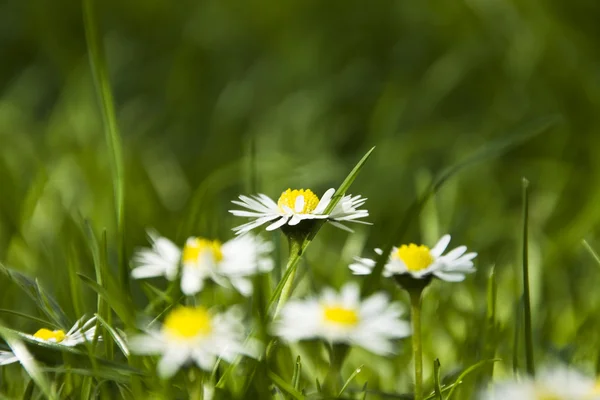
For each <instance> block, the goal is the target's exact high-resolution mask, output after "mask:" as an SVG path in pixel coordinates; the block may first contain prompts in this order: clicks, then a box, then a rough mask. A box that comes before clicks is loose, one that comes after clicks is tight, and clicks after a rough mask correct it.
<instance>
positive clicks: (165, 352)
mask: <svg viewBox="0 0 600 400" xmlns="http://www.w3.org/2000/svg"><path fill="white" fill-rule="evenodd" d="M243 341H244V326H243V325H242V316H241V315H240V313H239V312H238V310H236V309H233V308H232V309H230V310H228V311H227V312H225V313H223V314H213V313H211V312H210V311H208V310H207V309H205V308H203V307H183V306H179V307H177V308H175V309H173V310H172V311H171V312H169V314H168V315H167V316H166V318H165V320H164V322H163V325H162V327H161V328H160V329H154V330H149V331H148V332H147V333H146V334H142V335H137V336H133V337H132V338H131V339H130V340H129V344H130V347H131V349H132V351H133V352H135V353H138V354H148V355H153V354H160V355H161V359H160V361H159V363H158V374H159V375H160V376H161V377H164V378H169V377H171V376H173V375H175V373H177V371H178V370H179V369H180V368H182V367H183V366H184V365H186V364H188V363H190V362H193V363H195V364H196V365H197V366H198V367H200V368H201V369H203V370H205V371H211V370H212V369H213V367H214V365H215V363H216V362H217V359H223V360H225V361H227V362H232V361H233V360H234V359H235V357H237V356H238V355H248V356H253V354H252V352H251V351H249V349H248V348H247V347H246V346H245V345H244V344H243Z"/></svg>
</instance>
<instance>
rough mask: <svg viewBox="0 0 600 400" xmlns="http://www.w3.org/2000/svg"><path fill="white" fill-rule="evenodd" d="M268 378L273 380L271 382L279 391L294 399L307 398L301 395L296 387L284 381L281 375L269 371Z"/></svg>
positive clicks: (301, 399)
mask: <svg viewBox="0 0 600 400" xmlns="http://www.w3.org/2000/svg"><path fill="white" fill-rule="evenodd" d="M267 376H268V377H269V379H271V381H272V382H273V383H274V384H275V385H276V386H277V387H278V388H279V389H281V390H282V391H283V392H285V393H287V394H288V395H290V396H291V397H292V398H294V399H296V400H303V399H304V398H305V397H304V395H303V394H302V393H300V392H299V391H297V390H296V389H294V387H293V386H292V385H290V384H289V383H287V382H286V381H284V380H283V379H282V378H281V377H280V376H279V375H277V374H275V373H274V372H273V371H271V370H268V371H267Z"/></svg>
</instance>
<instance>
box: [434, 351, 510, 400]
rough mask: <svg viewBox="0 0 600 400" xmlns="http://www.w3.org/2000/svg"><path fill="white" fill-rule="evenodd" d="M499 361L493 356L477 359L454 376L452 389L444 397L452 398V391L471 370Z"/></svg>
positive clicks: (448, 399) (447, 399)
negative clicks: (492, 357)
mask: <svg viewBox="0 0 600 400" xmlns="http://www.w3.org/2000/svg"><path fill="white" fill-rule="evenodd" d="M498 361H501V360H500V359H498V358H494V359H492V360H482V361H479V362H478V363H475V364H473V365H471V366H470V367H469V368H467V369H465V370H464V371H463V372H462V373H461V374H460V375H459V376H458V378H456V380H455V381H454V384H453V385H452V389H450V392H449V393H448V396H447V397H446V400H450V399H451V398H452V395H453V394H454V391H455V390H456V388H457V387H458V386H459V385H460V384H461V383H462V381H463V380H464V379H465V378H466V377H467V376H468V375H469V374H470V373H472V372H473V371H476V370H477V369H478V368H481V367H482V366H484V365H486V364H487V363H495V362H498ZM431 398H434V397H428V398H427V399H431ZM427 399H426V400H427Z"/></svg>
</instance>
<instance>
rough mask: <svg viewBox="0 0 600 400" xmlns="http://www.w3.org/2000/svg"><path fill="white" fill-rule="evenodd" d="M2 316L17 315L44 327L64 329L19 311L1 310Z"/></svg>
mask: <svg viewBox="0 0 600 400" xmlns="http://www.w3.org/2000/svg"><path fill="white" fill-rule="evenodd" d="M0 314H12V315H16V316H18V317H21V318H25V319H28V320H30V321H34V322H37V323H38V324H39V325H40V326H42V327H52V328H56V329H61V328H64V327H62V326H59V325H56V324H55V323H54V322H50V321H47V320H45V319H41V318H38V317H34V316H32V315H27V314H24V313H22V312H19V311H13V310H7V309H5V308H0Z"/></svg>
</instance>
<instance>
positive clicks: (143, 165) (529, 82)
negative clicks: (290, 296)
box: [0, 0, 600, 391]
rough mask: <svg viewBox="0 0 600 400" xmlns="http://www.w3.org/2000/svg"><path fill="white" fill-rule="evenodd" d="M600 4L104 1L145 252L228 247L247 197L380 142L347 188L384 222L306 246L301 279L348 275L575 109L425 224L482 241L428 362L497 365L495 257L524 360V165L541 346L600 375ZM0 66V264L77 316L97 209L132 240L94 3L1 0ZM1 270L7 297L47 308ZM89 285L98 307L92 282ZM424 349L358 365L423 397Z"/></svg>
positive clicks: (139, 240) (337, 176) (510, 326)
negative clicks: (425, 195)
mask: <svg viewBox="0 0 600 400" xmlns="http://www.w3.org/2000/svg"><path fill="white" fill-rule="evenodd" d="M599 16H600V3H598V2H597V1H593V0H573V1H569V2H564V1H561V0H547V1H542V0H527V1H517V0H466V1H419V2H416V1H398V0H396V1H384V0H376V1H372V2H366V1H352V0H350V1H348V0H345V1H342V0H332V1H313V0H302V1H296V0H293V1H287V2H277V1H271V0H248V1H232V0H210V1H188V0H183V1H178V2H172V1H165V0H146V1H141V0H129V1H114V0H107V1H103V2H99V6H98V15H97V17H98V19H99V26H100V29H101V30H102V32H103V36H104V40H105V45H106V55H107V63H108V66H109V69H110V78H111V84H112V87H113V90H114V96H115V102H116V109H117V116H118V122H119V128H120V131H121V136H122V142H123V148H124V159H125V174H126V185H125V190H126V207H125V213H126V216H125V218H126V250H127V256H128V257H129V256H130V255H131V254H132V252H133V251H134V249H135V248H136V247H138V246H143V245H145V244H146V239H145V230H146V229H147V228H149V227H153V228H156V229H157V230H158V231H159V232H161V233H162V234H163V235H165V236H167V237H169V238H171V239H173V240H176V241H178V242H179V243H181V242H182V241H183V240H184V239H185V237H186V236H188V235H191V234H196V235H205V236H206V235H207V236H212V237H217V238H220V239H221V240H227V239H229V238H231V237H232V233H231V228H232V227H234V226H235V225H237V224H240V223H242V222H243V221H242V220H239V219H235V218H234V217H232V216H230V215H229V214H228V213H227V210H228V209H229V208H231V204H230V200H232V199H234V198H235V197H236V196H237V195H238V194H239V193H247V192H250V191H254V190H257V191H260V192H263V193H266V194H268V195H269V196H271V197H274V198H277V197H278V195H279V194H280V192H281V191H283V190H285V189H286V188H288V187H292V188H294V187H304V188H311V189H313V190H315V191H316V192H318V193H319V194H321V193H323V191H324V190H326V189H327V188H329V187H334V186H336V185H339V183H340V182H341V180H342V179H343V178H344V177H345V175H346V174H347V173H348V171H349V170H350V169H351V168H352V166H353V165H354V164H355V163H356V162H357V161H358V160H359V159H360V157H361V156H362V155H363V154H364V153H365V152H366V151H367V150H368V149H369V148H371V147H372V146H377V148H376V150H375V152H374V153H373V155H372V157H371V159H370V160H369V162H368V163H367V164H366V166H365V168H364V169H363V171H362V172H361V174H360V175H359V177H358V179H357V180H356V182H355V183H354V185H353V186H352V190H351V193H356V194H361V195H363V196H365V197H368V198H369V201H368V202H367V208H368V209H369V211H370V213H371V216H370V218H369V219H370V221H371V222H373V224H374V225H373V226H372V227H363V226H359V227H357V229H356V233H355V234H353V235H348V234H346V233H344V232H341V231H338V230H335V229H333V228H331V227H326V228H325V229H324V230H323V231H322V233H320V234H319V237H318V238H317V240H316V241H315V243H314V244H313V245H312V246H311V248H310V249H309V252H308V254H307V256H306V262H307V264H309V265H310V266H311V268H310V274H311V275H310V276H309V278H311V279H307V280H305V283H306V282H309V283H311V282H312V284H313V285H315V286H323V285H325V284H331V285H340V284H341V283H342V282H344V281H345V280H346V279H348V278H349V277H350V274H349V272H348V270H347V268H346V265H347V264H348V263H349V262H350V260H351V259H352V257H353V256H356V255H361V254H362V255H365V256H370V255H372V252H371V249H372V248H373V247H376V246H382V245H383V244H385V243H386V240H388V239H389V235H390V232H391V231H392V230H393V229H395V228H396V227H397V225H398V224H399V223H400V221H401V220H402V218H403V217H404V215H405V213H406V210H407V209H408V208H409V206H410V204H411V203H412V202H413V201H414V200H415V199H416V198H417V196H418V194H419V192H420V191H421V190H422V188H423V187H425V186H426V185H427V184H428V183H429V182H430V181H431V179H432V177H434V176H436V175H437V174H438V173H439V172H440V171H442V170H443V169H444V168H446V167H449V166H451V165H454V164H456V163H458V162H460V161H461V160H464V159H465V158H466V157H468V156H469V155H471V154H474V153H476V152H477V151H478V149H480V148H482V146H485V145H486V144H488V145H489V143H494V141H498V140H502V139H503V138H504V137H506V136H507V135H510V134H513V131H515V130H516V129H518V128H519V127H520V126H522V125H523V124H526V123H529V122H531V121H535V120H537V118H539V117H544V116H549V115H554V116H560V117H561V122H560V123H559V124H556V125H554V126H553V127H552V128H550V129H549V130H547V131H545V132H543V133H541V134H539V135H537V136H535V137H533V138H531V139H529V140H526V141H524V142H523V143H521V144H519V145H518V146H513V147H512V148H511V149H510V151H507V152H504V153H503V154H502V155H501V156H499V157H496V158H494V159H489V160H485V161H483V162H481V163H479V164H477V165H475V166H472V167H470V168H468V169H465V170H463V171H462V172H460V173H459V174H457V175H456V176H454V177H452V179H450V180H449V181H448V182H447V184H446V185H445V186H444V187H443V188H442V189H441V190H440V191H439V192H438V193H437V195H436V196H435V198H434V200H433V201H432V202H431V203H429V204H428V206H427V207H426V209H425V211H424V212H423V213H422V214H421V216H420V218H419V219H417V222H418V224H415V225H414V226H412V227H411V229H410V230H409V235H408V239H410V240H411V241H416V242H421V241H422V242H424V243H426V244H429V245H432V244H434V242H435V241H436V240H437V238H438V237H439V235H441V234H443V233H446V232H448V233H451V234H452V235H453V238H454V240H453V243H454V244H455V245H458V244H466V245H468V247H469V248H470V249H473V250H474V251H477V252H478V253H479V254H480V256H479V258H478V264H477V265H478V272H477V274H476V275H475V276H472V277H469V278H468V279H467V281H466V282H465V283H461V284H443V283H435V284H434V285H432V287H431V288H430V289H429V291H428V293H427V297H426V302H425V308H424V322H423V323H424V330H425V335H426V339H425V341H426V349H425V357H426V359H425V364H426V367H429V366H430V365H431V361H432V360H433V358H434V357H439V358H440V360H441V363H442V369H443V370H444V372H450V371H451V370H453V369H454V368H456V369H460V368H464V367H465V366H468V365H470V364H472V363H473V362H475V361H477V360H480V359H482V358H484V357H485V354H484V353H485V350H484V348H485V340H486V339H485V338H486V335H485V334H484V332H482V326H483V323H484V321H485V312H486V281H487V276H488V274H489V271H490V268H491V266H492V265H495V267H496V273H497V278H498V318H499V327H500V329H499V333H498V335H497V336H498V337H497V338H495V339H494V340H498V343H499V347H498V356H499V357H500V358H502V359H503V360H504V361H503V362H501V363H499V364H498V365H497V371H499V372H498V373H499V374H501V373H502V371H510V369H511V368H512V367H511V362H512V351H513V348H514V342H513V335H514V329H515V321H516V320H517V318H516V315H517V314H516V313H515V310H516V307H517V302H518V297H519V294H520V282H521V280H520V242H521V237H520V235H521V233H520V229H521V228H520V224H521V178H522V177H527V178H528V179H529V180H530V182H531V231H530V245H531V248H530V251H531V254H530V255H531V264H532V265H531V268H532V292H533V301H534V334H535V344H536V357H537V359H538V360H539V361H540V362H542V361H543V360H547V361H549V362H550V361H552V360H557V359H560V360H566V361H569V362H573V363H575V364H577V365H578V366H580V367H581V368H582V369H584V370H587V371H594V369H595V366H596V365H597V364H598V363H599V361H598V360H600V358H599V357H598V349H599V348H600V343H599V342H600V337H599V336H598V335H597V332H598V330H599V328H600V318H599V311H600V291H599V290H598V282H600V268H599V266H598V264H597V263H596V262H595V261H594V259H593V258H592V257H591V255H590V254H589V252H587V251H586V249H585V248H584V246H583V245H582V240H583V239H587V240H588V241H589V243H590V244H591V246H592V247H594V248H596V247H598V248H599V249H600V242H598V241H597V240H596V230H597V229H596V227H597V225H598V223H599V222H600V206H599V205H598V204H600V185H598V183H599V182H600V157H599V156H598V154H599V151H598V148H599V146H600V133H599V130H600V122H599V121H598V119H597V115H598V110H600V54H599V53H598V46H599V45H600V27H599V25H598V24H597V21H598V17H599ZM0 60H1V62H0V261H1V262H2V263H3V264H5V265H6V266H9V267H12V268H15V269H17V270H20V271H22V272H24V273H26V274H28V275H30V276H33V277H36V278H37V279H39V281H40V283H41V284H42V285H43V286H44V287H46V288H47V289H48V290H49V292H51V293H52V294H53V295H55V296H56V297H57V298H58V300H59V302H60V303H61V305H62V306H63V307H64V308H65V309H66V310H68V312H70V313H71V317H73V318H75V317H76V315H75V310H74V308H73V304H72V302H71V295H70V292H69V289H68V276H69V275H68V271H67V270H68V268H67V266H68V265H71V266H75V268H77V269H78V270H79V271H81V272H83V273H85V274H87V275H89V276H93V267H92V261H91V255H90V252H89V249H88V246H87V244H86V239H85V235H84V234H83V233H82V230H81V228H80V226H81V220H82V219H88V220H89V221H90V223H91V225H92V226H93V227H94V229H95V231H96V233H97V234H98V235H100V234H101V232H102V230H103V229H106V230H107V232H108V238H109V248H110V250H111V254H113V255H114V254H115V253H116V245H115V231H116V224H115V217H114V207H113V187H112V179H111V174H110V163H109V160H110V158H109V153H108V149H107V147H106V142H105V137H104V133H103V124H102V118H101V112H100V107H99V103H98V101H97V97H96V93H95V89H94V85H93V81H92V77H91V72H90V67H89V62H88V58H87V54H86V42H85V35H84V28H83V22H82V9H81V5H80V4H78V3H77V2H72V1H66V0H53V1H48V0H26V1H18V0H8V1H4V2H1V3H0ZM273 238H274V239H275V240H276V241H282V240H281V238H280V237H279V236H277V235H274V236H273ZM597 245H598V246H597ZM282 247H283V248H282V250H281V255H282V256H285V254H286V252H285V246H282ZM115 260H116V255H114V259H113V260H111V262H113V263H114V262H115ZM115 271H116V269H115ZM115 273H116V272H115ZM2 279H3V280H0V308H3V309H12V310H19V311H22V312H27V313H31V314H35V313H36V312H37V311H36V310H35V306H34V304H33V303H32V302H30V301H29V299H28V298H26V297H25V296H24V295H23V294H22V293H21V291H20V290H19V289H18V288H17V287H16V286H15V285H13V284H10V283H9V282H7V281H6V280H5V279H4V278H2ZM307 286H308V285H303V287H304V289H301V290H300V291H299V293H302V291H303V290H304V291H305V290H307ZM384 286H385V287H388V285H387V284H384ZM389 287H390V288H391V286H389ZM81 290H82V292H83V293H84V294H85V296H87V297H86V298H87V303H86V305H85V307H86V309H88V310H90V311H88V312H91V311H93V307H94V304H95V297H94V296H93V293H91V292H89V291H88V290H87V289H83V288H82V289H81ZM133 291H134V293H135V295H136V299H137V301H138V302H139V303H140V304H143V302H144V300H143V296H142V293H141V292H140V291H139V288H138V287H137V286H136V285H135V284H134V285H133ZM395 297H397V298H398V299H399V300H400V301H406V298H405V297H404V295H403V294H401V293H396V294H395ZM2 320H3V321H4V323H5V324H6V325H8V326H11V327H13V328H16V329H20V330H25V331H31V330H35V329H37V328H36V327H35V326H34V324H31V323H30V322H29V321H27V320H23V319H20V318H18V317H15V316H11V315H2ZM488 339H489V338H488ZM407 343H408V342H407ZM519 346H521V348H522V341H521V342H520V344H519ZM356 357H359V358H360V357H363V359H364V358H365V357H366V358H367V359H368V357H370V356H368V355H366V354H363V353H358V355H357V356H356ZM371 357H372V356H371ZM409 359H410V354H409V351H408V347H407V346H405V347H402V348H401V350H400V354H399V356H398V358H397V359H396V360H385V361H384V360H379V359H377V360H378V361H377V364H372V365H375V366H373V367H367V368H366V372H365V373H364V374H363V376H364V378H362V379H366V378H370V382H372V387H381V388H382V389H384V390H389V391H408V390H409V387H410V382H411V373H410V367H409V364H408V360H409ZM350 364H352V363H350ZM356 366H357V363H354V365H350V366H348V368H350V369H352V368H351V367H353V368H356ZM375 375H378V376H379V377H375ZM370 385H371V383H370Z"/></svg>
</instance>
